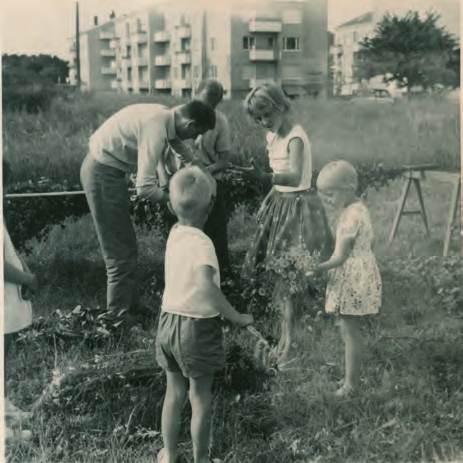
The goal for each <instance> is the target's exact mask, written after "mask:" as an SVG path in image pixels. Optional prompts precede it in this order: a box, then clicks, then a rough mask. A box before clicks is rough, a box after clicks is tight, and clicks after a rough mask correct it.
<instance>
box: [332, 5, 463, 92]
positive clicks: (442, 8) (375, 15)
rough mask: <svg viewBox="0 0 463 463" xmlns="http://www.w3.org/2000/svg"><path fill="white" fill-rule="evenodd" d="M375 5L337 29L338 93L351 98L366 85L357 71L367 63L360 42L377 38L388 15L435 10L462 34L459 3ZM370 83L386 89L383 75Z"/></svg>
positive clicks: (335, 75) (451, 29) (446, 24)
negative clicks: (377, 31)
mask: <svg viewBox="0 0 463 463" xmlns="http://www.w3.org/2000/svg"><path fill="white" fill-rule="evenodd" d="M372 4H373V7H374V8H373V10H372V11H369V12H367V13H365V14H363V15H361V16H358V17H356V18H353V19H352V20H350V21H347V22H346V23H343V24H341V25H339V26H338V27H336V28H335V31H334V45H333V46H331V47H330V61H331V62H332V66H333V85H334V90H333V91H334V94H337V95H350V94H352V93H354V92H356V91H357V90H358V89H359V88H360V86H362V85H364V84H366V82H361V80H360V79H359V78H358V76H357V75H356V68H357V67H358V65H359V64H361V63H362V62H363V60H364V55H363V53H362V50H361V46H360V42H361V41H363V39H364V38H365V37H372V36H373V35H374V31H375V26H376V24H377V23H378V22H379V21H381V19H382V18H383V16H384V15H385V14H386V13H390V14H395V15H399V16H403V15H405V14H406V13H407V12H409V11H418V12H419V13H420V14H425V13H426V12H429V11H433V12H435V13H437V14H438V15H440V20H439V23H440V25H441V26H444V27H445V28H446V29H447V30H448V31H449V32H450V33H452V34H454V35H455V36H457V37H459V35H460V28H459V2H458V0H441V1H440V2H436V1H435V0H407V2H404V1H403V0H374V1H373V3H372ZM369 84H370V85H374V86H375V87H381V86H385V84H383V83H382V76H378V77H377V78H374V79H371V80H370V82H369ZM388 89H389V91H390V92H391V93H394V92H398V91H399V90H398V88H397V86H396V85H395V83H391V84H389V86H388Z"/></svg>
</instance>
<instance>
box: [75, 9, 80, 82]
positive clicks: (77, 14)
mask: <svg viewBox="0 0 463 463" xmlns="http://www.w3.org/2000/svg"><path fill="white" fill-rule="evenodd" d="M79 27H80V26H79V2H77V1H76V85H77V89H78V90H80V84H81V80H80V28H79Z"/></svg>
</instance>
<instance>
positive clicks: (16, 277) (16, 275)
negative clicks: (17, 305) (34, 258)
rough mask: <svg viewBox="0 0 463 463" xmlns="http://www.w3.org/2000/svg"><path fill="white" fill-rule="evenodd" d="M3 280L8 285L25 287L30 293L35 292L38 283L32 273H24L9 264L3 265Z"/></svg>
mask: <svg viewBox="0 0 463 463" xmlns="http://www.w3.org/2000/svg"><path fill="white" fill-rule="evenodd" d="M3 275H4V276H3V278H4V279H5V281H7V282H9V283H14V284H16V285H21V286H27V287H29V288H30V289H31V290H32V291H37V289H38V286H39V285H38V282H37V277H36V276H35V275H33V274H32V273H27V272H24V271H23V270H21V269H19V268H17V267H15V266H14V265H13V264H11V263H10V262H4V263H3Z"/></svg>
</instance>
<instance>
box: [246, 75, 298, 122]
mask: <svg viewBox="0 0 463 463" xmlns="http://www.w3.org/2000/svg"><path fill="white" fill-rule="evenodd" d="M244 107H245V109H246V112H247V113H248V114H249V115H250V116H253V115H254V111H255V110H259V111H270V112H272V113H281V114H284V113H286V112H288V111H289V109H290V108H291V103H290V102H289V100H288V98H286V95H285V93H284V92H283V89H282V88H281V86H280V85H278V84H277V83H275V82H266V83H264V84H261V85H259V86H257V87H256V88H254V89H253V90H251V91H250V92H249V93H248V95H247V97H246V99H245V100H244Z"/></svg>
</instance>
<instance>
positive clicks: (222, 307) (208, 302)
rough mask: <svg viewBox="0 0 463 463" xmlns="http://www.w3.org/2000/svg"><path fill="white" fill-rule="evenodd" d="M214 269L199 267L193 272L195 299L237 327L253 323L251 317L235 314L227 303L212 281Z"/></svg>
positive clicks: (206, 266) (207, 266) (204, 266)
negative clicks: (195, 288) (195, 289)
mask: <svg viewBox="0 0 463 463" xmlns="http://www.w3.org/2000/svg"><path fill="white" fill-rule="evenodd" d="M213 275H214V268H213V267H211V266H209V265H201V266H200V267H198V268H197V269H196V272H195V284H196V287H197V290H198V291H197V297H198V298H199V300H200V302H201V304H204V305H205V306H209V307H211V308H213V309H215V310H216V311H217V312H219V313H220V314H221V315H223V316H224V317H225V318H227V319H228V320H230V321H231V322H232V323H234V324H236V325H239V326H243V327H244V326H247V325H251V324H252V323H254V320H253V318H252V316H251V315H247V314H241V313H239V312H237V311H236V310H235V309H234V308H233V306H232V305H231V304H230V303H229V302H228V301H227V299H226V298H225V296H224V295H223V294H222V291H220V289H219V288H218V287H217V285H216V284H215V283H214V281H213Z"/></svg>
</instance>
